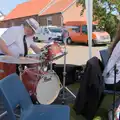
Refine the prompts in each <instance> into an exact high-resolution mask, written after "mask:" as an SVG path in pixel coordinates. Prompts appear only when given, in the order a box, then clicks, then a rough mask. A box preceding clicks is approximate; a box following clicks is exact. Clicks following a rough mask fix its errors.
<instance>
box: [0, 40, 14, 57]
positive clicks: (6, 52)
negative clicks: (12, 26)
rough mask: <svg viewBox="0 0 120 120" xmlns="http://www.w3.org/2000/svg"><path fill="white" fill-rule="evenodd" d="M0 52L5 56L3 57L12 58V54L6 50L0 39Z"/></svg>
mask: <svg viewBox="0 0 120 120" xmlns="http://www.w3.org/2000/svg"><path fill="white" fill-rule="evenodd" d="M0 50H1V51H2V52H3V53H4V54H5V55H10V56H13V54H12V53H11V52H10V51H9V50H8V48H7V45H6V43H5V42H4V41H3V40H2V39H1V38H0Z"/></svg>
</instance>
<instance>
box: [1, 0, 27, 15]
mask: <svg viewBox="0 0 120 120" xmlns="http://www.w3.org/2000/svg"><path fill="white" fill-rule="evenodd" d="M26 1H28V0H0V11H2V12H3V13H4V14H5V15H6V14H8V13H9V12H10V11H11V10H12V9H13V8H15V7H16V5H17V4H20V3H23V2H26Z"/></svg>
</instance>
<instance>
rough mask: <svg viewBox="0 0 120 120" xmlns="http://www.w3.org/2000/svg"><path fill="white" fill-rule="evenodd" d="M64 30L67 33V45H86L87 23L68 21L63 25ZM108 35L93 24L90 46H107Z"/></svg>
mask: <svg viewBox="0 0 120 120" xmlns="http://www.w3.org/2000/svg"><path fill="white" fill-rule="evenodd" d="M65 28H66V29H67V30H68V31H69V36H70V37H69V39H67V43H68V44H71V43H72V42H78V43H86V44H88V34H87V22H86V21H70V22H66V23H65ZM110 41H111V38H110V35H109V34H108V33H107V32H106V31H104V30H102V29H100V28H99V27H98V25H97V24H96V23H94V22H93V31H92V45H93V46H94V45H96V44H108V43H110Z"/></svg>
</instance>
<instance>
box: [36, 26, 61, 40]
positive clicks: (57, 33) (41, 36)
mask: <svg viewBox="0 0 120 120" xmlns="http://www.w3.org/2000/svg"><path fill="white" fill-rule="evenodd" d="M62 33H63V31H62V29H61V28H60V27H57V26H41V27H40V28H39V29H38V30H37V33H36V34H35V38H36V39H35V40H36V41H42V42H49V41H50V40H51V39H55V40H59V41H62V40H63V36H62Z"/></svg>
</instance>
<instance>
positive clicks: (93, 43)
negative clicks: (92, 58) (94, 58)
mask: <svg viewBox="0 0 120 120" xmlns="http://www.w3.org/2000/svg"><path fill="white" fill-rule="evenodd" d="M87 45H88V46H89V43H88V42H87ZM94 46H95V42H94V40H92V47H94Z"/></svg>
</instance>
